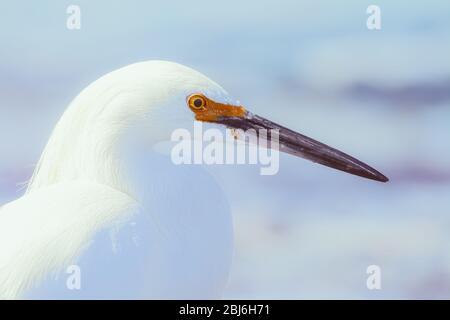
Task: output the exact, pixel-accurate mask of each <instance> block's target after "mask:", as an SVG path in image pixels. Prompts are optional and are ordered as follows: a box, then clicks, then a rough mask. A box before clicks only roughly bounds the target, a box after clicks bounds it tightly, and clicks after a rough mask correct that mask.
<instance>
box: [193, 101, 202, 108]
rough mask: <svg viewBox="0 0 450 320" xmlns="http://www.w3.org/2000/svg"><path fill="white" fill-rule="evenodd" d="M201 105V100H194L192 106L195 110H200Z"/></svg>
mask: <svg viewBox="0 0 450 320" xmlns="http://www.w3.org/2000/svg"><path fill="white" fill-rule="evenodd" d="M202 105H203V102H202V99H195V100H194V106H196V107H197V108H200V107H201V106H202Z"/></svg>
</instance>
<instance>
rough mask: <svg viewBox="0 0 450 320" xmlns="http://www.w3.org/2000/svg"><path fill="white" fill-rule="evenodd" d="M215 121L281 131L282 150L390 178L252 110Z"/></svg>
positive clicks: (384, 179) (377, 177)
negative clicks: (238, 115) (241, 115)
mask: <svg viewBox="0 0 450 320" xmlns="http://www.w3.org/2000/svg"><path fill="white" fill-rule="evenodd" d="M215 122H217V123H221V124H223V125H225V126H227V127H229V128H233V129H241V130H244V131H247V130H249V129H254V130H255V131H256V132H259V130H260V129H266V130H267V132H268V133H270V130H278V134H279V150H280V151H282V152H285V153H288V154H292V155H294V156H297V157H302V158H305V159H308V160H310V161H312V162H316V163H320V164H322V165H324V166H327V167H330V168H333V169H337V170H340V171H344V172H347V173H350V174H353V175H357V176H360V177H363V178H367V179H371V180H375V181H381V182H387V181H389V179H388V178H387V177H386V176H384V175H383V174H381V173H380V172H378V171H377V170H375V169H374V168H372V167H370V166H368V165H367V164H365V163H363V162H361V161H359V160H357V159H355V158H353V157H351V156H349V155H348V154H345V153H343V152H341V151H339V150H336V149H334V148H332V147H330V146H327V145H326V144H323V143H320V142H318V141H316V140H314V139H311V138H309V137H307V136H304V135H302V134H300V133H297V132H295V131H292V130H290V129H288V128H285V127H283V126H280V125H279V124H276V123H274V122H272V121H270V120H267V119H264V118H263V117H260V116H257V115H254V114H252V113H250V112H248V111H247V112H246V114H245V116H243V117H226V116H224V117H218V118H217V119H216V120H215ZM269 138H270V136H269Z"/></svg>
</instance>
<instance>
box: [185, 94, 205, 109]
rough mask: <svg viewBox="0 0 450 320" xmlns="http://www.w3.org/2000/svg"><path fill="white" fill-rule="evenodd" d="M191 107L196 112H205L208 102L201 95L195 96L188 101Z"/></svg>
mask: <svg viewBox="0 0 450 320" xmlns="http://www.w3.org/2000/svg"><path fill="white" fill-rule="evenodd" d="M188 103H189V107H191V108H192V109H195V110H204V109H206V100H205V98H204V97H202V96H200V95H193V96H190V97H189V100H188Z"/></svg>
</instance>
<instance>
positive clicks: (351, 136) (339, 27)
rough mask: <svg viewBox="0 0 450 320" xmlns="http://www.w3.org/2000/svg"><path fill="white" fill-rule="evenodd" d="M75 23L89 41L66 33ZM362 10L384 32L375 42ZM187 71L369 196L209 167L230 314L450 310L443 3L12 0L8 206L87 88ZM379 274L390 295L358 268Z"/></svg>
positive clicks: (304, 168) (305, 167)
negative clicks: (124, 76) (310, 142)
mask: <svg viewBox="0 0 450 320" xmlns="http://www.w3.org/2000/svg"><path fill="white" fill-rule="evenodd" d="M70 4H77V5H80V6H81V11H82V22H81V23H82V28H81V30H79V31H69V30H67V29H66V18H67V14H66V8H67V6H68V5H70ZM369 4H377V5H379V6H380V7H381V12H382V30H380V31H369V30H367V28H366V18H367V15H366V13H365V11H366V8H367V6H368V5H369ZM155 58H157V59H166V60H173V61H177V62H180V63H183V64H186V65H189V66H191V67H193V68H195V69H198V70H199V71H201V72H203V73H205V74H207V75H208V76H209V77H211V78H212V79H214V80H215V81H217V82H218V83H220V84H221V85H222V86H223V87H224V88H225V89H226V90H227V91H229V92H230V93H232V95H233V96H235V97H237V98H239V99H240V100H241V102H242V103H243V104H244V105H245V106H247V107H248V108H249V109H251V110H252V111H254V112H255V113H258V114H261V115H263V116H265V117H268V118H271V119H272V120H274V121H276V122H279V123H282V124H284V125H286V126H289V127H292V128H293V129H296V130H299V131H301V132H303V133H305V134H307V135H310V136H313V137H315V138H317V139H319V140H322V141H324V142H326V143H329V144H331V145H333V146H335V147H338V148H340V149H342V150H344V151H347V152H348V153H351V154H352V155H354V156H357V157H359V158H361V159H362V160H364V161H366V162H368V163H369V164H371V165H373V166H375V167H376V168H377V169H379V170H380V171H382V172H383V173H385V174H386V175H388V176H389V177H390V178H391V182H390V183H389V184H387V185H383V184H378V183H374V182H371V181H366V180H362V179H359V178H356V177H352V176H348V175H344V174H342V173H339V172H335V171H332V170H328V169H326V168H323V167H319V166H316V165H313V164H311V163H309V162H306V161H303V160H300V159H296V158H293V157H289V156H283V157H282V158H281V165H280V172H279V174H278V175H276V176H271V177H262V176H260V175H259V169H258V168H257V167H255V166H241V167H236V166H230V167H218V168H212V170H211V171H212V172H213V173H214V175H216V177H217V179H218V180H219V181H220V182H221V184H222V185H223V188H224V189H225V191H226V193H227V195H228V197H229V201H230V205H231V207H232V209H233V212H234V219H235V227H236V257H235V263H234V265H233V270H232V274H231V279H230V284H229V287H228V289H227V292H226V297H229V298H369V299H372V298H449V297H450V142H449V141H450V3H449V2H446V1H437V0H436V1H421V2H419V1H416V2H411V1H395V2H394V1H376V3H375V2H372V1H356V0H353V1H345V3H344V2H337V1H331V0H330V1H303V0H302V1H298V0H297V1H254V2H253V1H252V2H246V1H222V2H212V1H183V2H182V1H179V2H169V1H76V2H72V1H39V2H38V1H35V2H33V3H31V2H30V1H10V2H6V1H2V3H1V5H0V150H1V151H0V152H1V156H0V203H4V202H6V201H9V200H12V199H14V198H16V197H17V196H19V195H20V194H21V193H22V192H23V191H21V190H20V188H19V187H18V184H19V183H20V182H23V181H26V180H27V178H28V177H29V176H30V174H31V172H32V168H33V167H32V166H33V164H34V163H36V161H37V159H38V157H39V154H40V152H41V150H42V148H43V146H44V145H45V142H46V140H47V138H48V136H49V135H50V132H51V130H52V128H53V126H54V124H55V122H56V121H57V119H58V118H59V117H60V116H61V114H62V113H63V111H64V110H65V107H66V106H67V104H68V103H69V102H70V101H71V99H72V98H73V97H74V96H75V95H76V94H77V93H78V92H79V91H80V90H81V89H82V88H83V87H85V86H86V85H88V84H89V83H90V82H91V81H93V80H95V79H96V78H98V77H100V76H101V75H103V74H104V73H106V72H109V71H111V70H113V69H116V68H118V67H121V66H123V65H126V64H129V63H132V62H136V61H140V60H147V59H155ZM371 264H377V265H379V266H380V267H381V268H382V290H380V291H369V290H368V289H367V288H366V285H365V281H366V277H367V275H366V272H365V271H366V267H367V266H368V265H371Z"/></svg>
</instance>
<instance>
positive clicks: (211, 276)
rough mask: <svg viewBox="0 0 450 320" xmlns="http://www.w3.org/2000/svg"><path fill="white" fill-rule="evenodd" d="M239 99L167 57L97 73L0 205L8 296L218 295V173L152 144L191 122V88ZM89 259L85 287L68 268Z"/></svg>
mask: <svg viewBox="0 0 450 320" xmlns="http://www.w3.org/2000/svg"><path fill="white" fill-rule="evenodd" d="M198 92H201V93H203V94H205V95H207V96H208V97H211V98H213V99H214V100H215V101H220V102H226V103H230V102H234V101H232V100H231V99H230V97H229V96H228V94H227V93H226V92H225V91H224V90H223V89H222V88H221V87H220V86H218V85H217V84H216V83H214V82H212V81H211V80H209V79H208V78H207V77H205V76H203V75H202V74H200V73H198V72H196V71H194V70H192V69H189V68H187V67H184V66H181V65H178V64H175V63H171V62H164V61H149V62H142V63H137V64H133V65H130V66H127V67H125V68H122V69H119V70H117V71H114V72H112V73H109V74H107V75H105V76H104V77H102V78H100V79H99V80H97V81H95V82H94V83H92V84H91V85H89V86H88V87H87V88H86V89H85V90H83V91H82V92H81V93H80V94H79V95H78V96H77V97H76V98H75V99H74V101H73V102H72V103H71V104H70V106H69V108H68V109H67V111H66V112H65V113H64V115H63V116H62V118H61V120H60V121H59V123H58V124H57V126H56V128H55V129H54V132H53V133H52V135H51V137H50V139H49V142H48V144H47V146H46V147H45V150H44V152H43V153H42V156H41V159H40V160H39V163H38V165H37V167H36V169H35V172H34V174H33V176H32V179H31V181H30V183H29V185H28V189H27V191H26V193H25V195H24V196H23V197H21V198H20V199H18V200H16V201H13V202H11V203H8V204H6V205H4V206H3V207H2V208H1V209H0V297H1V298H8V299H13V298H216V297H219V296H220V294H221V292H222V290H223V288H224V286H225V284H226V280H227V276H228V271H229V266H230V263H231V256H232V224H231V215H230V212H229V209H228V205H227V202H226V200H225V198H224V197H223V193H222V192H221V191H220V188H219V187H218V185H217V184H216V183H215V181H214V179H213V178H212V177H211V176H210V175H208V173H206V172H205V171H203V169H201V168H200V167H194V166H178V167H177V166H175V165H173V164H172V163H171V161H170V158H168V157H167V156H163V155H158V154H156V153H155V152H154V151H153V149H152V148H153V147H154V146H155V145H156V144H157V143H159V142H162V141H167V140H169V139H170V134H171V132H172V131H173V130H174V129H176V128H188V129H189V128H192V124H193V121H194V118H193V115H192V112H191V111H190V110H189V108H188V107H187V106H186V97H187V96H188V95H190V94H192V93H198ZM71 264H77V265H79V266H80V267H81V276H82V277H81V279H82V280H81V281H82V282H81V283H82V287H81V290H69V289H68V288H67V287H66V278H67V274H65V270H66V268H67V266H69V265H71Z"/></svg>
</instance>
